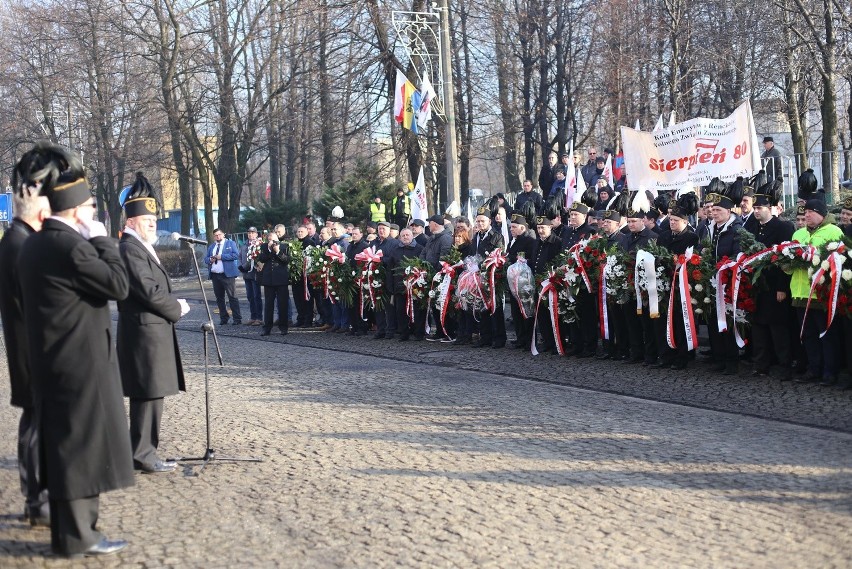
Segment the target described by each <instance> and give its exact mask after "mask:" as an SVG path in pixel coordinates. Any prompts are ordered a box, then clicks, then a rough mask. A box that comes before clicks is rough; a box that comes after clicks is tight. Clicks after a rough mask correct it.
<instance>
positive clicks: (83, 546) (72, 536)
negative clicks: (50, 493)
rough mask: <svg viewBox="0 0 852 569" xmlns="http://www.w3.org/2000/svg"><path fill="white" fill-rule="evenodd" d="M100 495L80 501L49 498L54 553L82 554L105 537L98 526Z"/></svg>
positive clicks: (51, 540)
mask: <svg viewBox="0 0 852 569" xmlns="http://www.w3.org/2000/svg"><path fill="white" fill-rule="evenodd" d="M99 506H100V497H99V496H97V495H95V496H90V497H88V498H80V499H77V500H54V499H53V498H51V499H50V546H51V549H52V550H53V552H54V553H58V554H60V555H73V554H75V553H83V552H84V551H86V550H87V549H89V548H90V547H91V546H93V545H95V544H96V543H98V542H99V541H100V540H101V539H103V537H104V536H103V534H101V533H100V532H99V531H98V530H96V529H95V526H96V525H97V523H98V508H99Z"/></svg>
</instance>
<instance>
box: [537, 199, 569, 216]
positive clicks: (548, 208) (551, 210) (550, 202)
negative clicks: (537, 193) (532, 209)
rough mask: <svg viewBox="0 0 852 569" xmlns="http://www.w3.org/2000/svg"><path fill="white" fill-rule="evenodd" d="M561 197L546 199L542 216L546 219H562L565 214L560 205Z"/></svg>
mask: <svg viewBox="0 0 852 569" xmlns="http://www.w3.org/2000/svg"><path fill="white" fill-rule="evenodd" d="M560 198H561V196H552V197H549V198H547V201H546V202H544V209H543V210H542V212H541V213H542V215H544V216H546V217H548V218H549V219H556V218H557V217H562V215H564V214H565V208H564V207H563V205H562V200H561V199H560Z"/></svg>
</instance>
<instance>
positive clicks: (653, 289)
mask: <svg viewBox="0 0 852 569" xmlns="http://www.w3.org/2000/svg"><path fill="white" fill-rule="evenodd" d="M655 263H656V259H655V258H654V256H653V255H652V254H651V253H649V252H647V251H644V250H642V249H640V250H639V251H637V252H636V269H635V271H636V272H635V273H634V278H633V280H634V282H635V285H636V314H642V294H641V285H640V283H639V266H640V265H641V266H642V269H643V272H644V273H645V282H646V283H647V284H646V292H647V293H648V314H649V315H650V317H651V318H659V317H660V300H659V295H658V294H657V268H656V266H655Z"/></svg>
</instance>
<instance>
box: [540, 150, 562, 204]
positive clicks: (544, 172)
mask: <svg viewBox="0 0 852 569" xmlns="http://www.w3.org/2000/svg"><path fill="white" fill-rule="evenodd" d="M557 162H558V161H557V158H556V153H555V152H551V153H550V154H548V155H547V164H542V165H541V171H540V172H539V173H538V187H539V188H541V193H542V194H543V195H545V196H546V195H547V194H549V193H550V188H552V187H553V182H554V181H555V180H556V169H557V168H558V167H559V165H558V163H557Z"/></svg>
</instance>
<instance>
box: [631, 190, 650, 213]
mask: <svg viewBox="0 0 852 569" xmlns="http://www.w3.org/2000/svg"><path fill="white" fill-rule="evenodd" d="M650 210H651V202H650V200H649V199H648V194H646V193H645V190H639V191H638V192H635V193H634V194H633V195H632V196H631V198H630V206H629V207H628V208H627V217H629V218H630V217H632V218H636V217H645V214H646V213H648V212H649V211H650Z"/></svg>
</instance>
